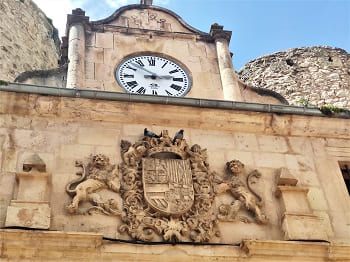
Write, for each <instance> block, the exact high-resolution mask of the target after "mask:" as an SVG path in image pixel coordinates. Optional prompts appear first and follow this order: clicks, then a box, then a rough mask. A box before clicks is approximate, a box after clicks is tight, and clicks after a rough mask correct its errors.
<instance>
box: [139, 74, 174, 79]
mask: <svg viewBox="0 0 350 262" xmlns="http://www.w3.org/2000/svg"><path fill="white" fill-rule="evenodd" d="M144 77H145V78H160V79H172V78H173V77H172V76H169V75H167V76H159V75H156V74H154V75H144Z"/></svg>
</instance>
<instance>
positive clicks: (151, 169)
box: [0, 1, 350, 262]
mask: <svg viewBox="0 0 350 262" xmlns="http://www.w3.org/2000/svg"><path fill="white" fill-rule="evenodd" d="M145 2H147V3H151V2H152V1H141V4H140V5H131V6H126V7H122V8H121V9H119V10H117V11H116V12H115V13H114V14H113V15H112V16H111V17H109V18H106V19H104V20H101V21H95V22H89V18H88V17H87V16H85V12H84V11H83V10H81V9H75V10H73V14H72V15H69V16H68V23H67V25H68V30H67V31H68V32H69V39H68V41H66V42H65V43H66V44H67V45H64V48H66V50H65V51H68V52H66V54H68V57H64V56H63V57H62V59H63V61H64V60H65V59H68V60H66V61H67V62H68V61H69V63H68V65H65V66H64V67H61V68H60V69H59V70H56V71H55V70H48V71H39V72H36V73H35V74H34V73H33V72H32V73H30V74H29V75H27V76H26V75H25V74H22V76H21V79H22V80H23V81H24V82H26V83H31V84H34V86H33V85H26V84H15V83H10V84H7V83H0V93H1V95H0V149H1V150H0V189H1V190H0V227H1V230H0V235H1V237H0V245H1V249H0V259H1V260H4V261H13V260H19V259H22V260H31V259H32V260H44V261H48V260H60V261H62V260H64V261H70V260H94V261H95V260H104V261H105V260H111V261H135V260H138V261H164V260H165V259H166V260H167V261H213V260H215V261H246V262H253V261H278V260H283V261H286V260H293V261H306V260H307V261H315V262H316V261H317V262H318V261H328V260H332V261H337V260H338V261H342V262H343V261H350V254H349V250H350V239H349V235H350V226H349V219H350V201H349V192H348V190H347V187H346V185H345V183H344V179H343V177H342V171H341V169H340V164H341V165H345V164H346V165H349V164H350V160H349V157H350V143H349V141H350V133H349V130H350V122H349V120H348V119H349V114H348V113H347V112H341V113H339V114H338V113H337V114H333V115H332V117H326V116H325V115H323V114H322V112H320V111H319V110H318V109H311V108H300V107H299V108H298V107H290V106H285V105H280V104H281V103H282V101H281V100H280V99H278V97H276V95H275V96H274V95H271V96H269V95H267V96H266V94H275V93H273V92H272V91H270V93H269V92H267V91H265V93H264V92H262V91H261V90H259V91H257V90H258V89H255V90H254V89H252V88H249V87H246V86H245V85H244V83H242V82H241V81H239V80H238V79H237V76H236V74H235V72H234V69H233V64H232V62H231V58H230V53H229V50H228V42H229V39H230V36H231V32H229V31H226V30H223V27H222V26H220V25H217V24H214V25H213V26H212V28H211V31H210V34H206V33H203V32H200V31H198V30H195V29H193V28H192V27H190V26H189V25H187V24H186V23H184V22H183V21H182V20H181V18H179V17H178V16H176V15H175V14H173V13H172V12H171V11H169V10H166V9H163V8H160V7H153V6H148V5H145V4H144V3H145ZM67 49H68V50H67ZM135 54H137V55H139V54H144V55H145V54H153V55H156V54H159V55H162V56H163V57H166V58H169V59H172V60H173V61H176V62H177V63H179V64H181V65H182V66H183V67H184V68H186V69H188V70H189V72H190V74H191V77H192V78H193V79H192V80H193V86H192V89H191V90H190V91H189V92H188V98H187V99H185V98H182V97H171V96H169V97H163V96H156V95H153V96H151V95H149V96H146V95H141V94H136V93H131V94H130V93H129V94H124V93H122V92H118V91H123V90H122V89H121V87H120V86H119V85H118V84H117V81H116V79H114V72H115V68H116V67H117V66H118V64H120V62H121V61H124V60H123V59H125V58H126V57H129V56H133V57H134V56H135ZM133 61H134V64H131V63H130V66H131V68H129V70H130V73H128V74H126V75H127V76H128V78H133V79H134V80H133V81H134V82H136V81H139V83H144V82H145V81H144V80H145V79H146V78H147V79H148V78H151V79H152V80H151V81H153V80H154V81H153V82H156V83H159V85H161V84H162V83H164V82H162V81H165V83H167V84H169V83H170V82H167V81H175V82H178V81H180V82H181V80H179V78H177V77H176V78H175V77H172V76H170V74H172V71H170V72H169V73H168V71H169V70H171V69H169V70H168V71H165V73H164V74H163V73H162V74H160V73H158V72H157V73H158V74H157V73H154V71H152V70H153V68H154V67H151V66H155V65H154V63H155V62H152V61H151V59H150V60H148V59H147V60H145V61H144V64H143V63H141V64H140V63H137V61H138V62H140V61H141V60H133ZM163 61H164V60H163ZM136 63H137V64H136ZM142 64H143V66H144V67H142ZM148 64H149V65H148ZM152 64H153V65H152ZM162 65H163V63H162ZM204 65H205V66H206V67H204ZM147 66H148V67H147ZM163 66H166V64H164V65H163ZM147 68H148V69H147ZM137 69H140V70H142V73H139V72H137V73H136V71H137ZM66 70H67V82H66V85H64V86H60V87H58V88H54V87H48V86H39V85H38V83H56V84H58V82H55V81H56V80H55V79H56V78H55V77H57V76H62V75H64V74H65V72H66ZM173 71H176V70H173ZM145 72H147V73H149V74H151V75H146V74H145ZM43 73H45V75H42V74H43ZM130 74H134V75H130ZM136 76H138V77H139V78H136ZM206 76H208V78H206ZM125 77H126V76H125ZM215 78H216V79H217V81H216V82H215V81H213V79H215ZM44 79H47V81H48V82H45V81H44ZM57 79H58V78H57ZM175 79H176V80H175ZM181 79H182V80H183V81H182V82H185V81H184V79H185V78H181ZM157 80H159V81H157ZM30 81H32V82H30ZM36 81H39V82H36ZM40 81H41V82H40ZM127 83H128V82H127ZM146 83H147V82H146ZM130 84H131V85H133V83H132V82H131V83H130ZM136 84H137V82H136ZM62 87H66V88H62ZM152 87H155V85H152ZM166 87H168V85H166ZM247 90H248V91H247ZM259 92H260V93H259ZM260 94H263V95H260ZM264 94H265V97H264ZM254 96H255V97H254ZM198 97H199V98H202V99H198ZM247 98H251V99H247ZM266 98H267V99H270V100H269V101H272V102H275V103H276V104H277V105H271V104H256V103H255V104H254V103H244V101H255V102H265V103H266V102H267V100H266ZM219 99H225V100H228V101H222V100H219ZM273 99H274V100H273ZM232 100H234V101H232ZM235 101H240V103H238V102H235ZM13 227H16V228H15V229H14V228H13ZM38 230H40V231H38Z"/></svg>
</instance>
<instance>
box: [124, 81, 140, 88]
mask: <svg viewBox="0 0 350 262" xmlns="http://www.w3.org/2000/svg"><path fill="white" fill-rule="evenodd" d="M126 84H127V85H128V86H130V87H131V88H134V87H135V86H138V85H139V84H138V83H137V82H136V81H131V82H126Z"/></svg>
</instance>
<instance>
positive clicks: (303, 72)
mask: <svg viewBox="0 0 350 262" xmlns="http://www.w3.org/2000/svg"><path fill="white" fill-rule="evenodd" d="M349 57H350V54H349V53H347V52H346V51H345V50H343V49H340V48H332V47H321V46H315V47H301V48H293V49H288V50H286V51H281V52H277V53H274V54H271V55H265V56H262V57H260V58H257V59H254V60H252V61H250V62H248V63H247V64H246V65H245V66H244V67H243V68H242V69H241V70H240V71H239V72H238V75H239V77H240V78H241V79H242V80H243V81H244V82H246V83H247V84H248V85H251V86H254V87H260V88H267V89H270V90H273V91H275V92H277V93H279V94H281V95H282V96H284V97H285V98H286V99H287V100H288V102H289V103H290V104H292V105H298V106H300V105H303V104H304V105H305V104H308V105H314V106H321V105H324V104H331V105H334V106H337V107H345V108H349V107H350V59H349Z"/></svg>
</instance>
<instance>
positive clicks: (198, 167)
mask: <svg viewBox="0 0 350 262" xmlns="http://www.w3.org/2000/svg"><path fill="white" fill-rule="evenodd" d="M183 132H184V131H183V130H180V131H179V132H178V133H177V134H176V135H175V137H173V138H172V137H170V136H169V135H168V131H167V130H163V132H162V133H161V135H159V136H158V135H156V134H154V133H153V132H151V131H148V130H147V129H145V130H144V137H143V139H142V140H140V141H137V142H135V143H134V144H131V143H130V142H128V141H124V140H122V141H121V155H122V160H123V162H122V163H121V164H120V165H119V167H118V170H119V175H118V172H117V169H116V168H115V166H113V165H111V164H109V159H108V158H107V157H106V156H103V155H96V156H93V157H92V158H91V159H90V162H89V164H87V165H84V164H82V163H81V162H77V165H78V166H80V167H82V170H83V172H82V173H81V177H80V178H79V179H77V180H74V181H72V182H71V183H69V184H68V185H67V189H66V191H67V192H68V193H69V194H70V195H71V196H74V197H73V200H72V203H71V204H70V205H69V206H68V207H67V209H68V211H69V212H70V213H73V214H74V213H80V214H81V213H84V214H85V213H91V212H90V211H100V212H102V213H104V214H106V215H120V216H121V220H122V222H123V224H122V225H121V226H120V227H119V232H120V233H126V234H128V235H129V236H130V237H131V238H133V239H135V240H141V241H169V242H188V241H192V242H209V241H210V240H211V239H212V238H213V237H214V236H219V232H218V228H217V223H218V222H219V221H225V222H234V221H243V222H254V221H255V222H257V223H260V224H265V223H267V218H266V216H265V215H264V214H263V211H262V210H261V206H262V199H261V197H260V196H259V195H257V194H256V193H254V191H253V190H252V188H251V187H250V185H251V183H252V181H251V180H252V178H259V177H260V173H258V172H257V171H256V170H255V171H253V172H251V173H250V174H248V176H246V177H247V178H246V181H243V177H245V176H244V175H243V170H244V165H243V164H242V163H241V162H239V161H238V160H233V161H230V162H228V163H227V170H228V171H229V178H228V179H220V178H219V177H218V176H217V175H216V173H215V172H212V171H210V169H209V163H208V159H207V153H206V149H202V148H201V147H200V145H198V144H195V145H193V146H189V145H188V144H187V142H186V140H185V139H183ZM119 180H120V182H119ZM73 188H74V189H73ZM102 188H106V189H109V190H112V191H115V192H119V193H120V196H121V198H122V200H123V211H122V212H120V211H119V210H118V209H117V205H116V201H115V200H113V199H109V200H107V201H103V200H102V198H101V197H100V196H99V194H98V191H99V190H100V189H102ZM224 192H228V193H229V194H230V195H231V197H232V199H233V202H232V204H230V205H224V204H222V205H219V206H218V207H216V204H215V196H216V195H218V194H221V193H224ZM82 201H85V202H86V201H87V202H90V204H91V205H92V206H91V207H90V208H88V209H87V210H85V211H84V212H81V211H80V209H79V208H78V206H79V203H80V202H82ZM240 210H246V211H248V212H249V213H251V214H252V215H253V217H254V219H252V218H251V216H249V217H244V216H241V215H240V212H239V211H240Z"/></svg>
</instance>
